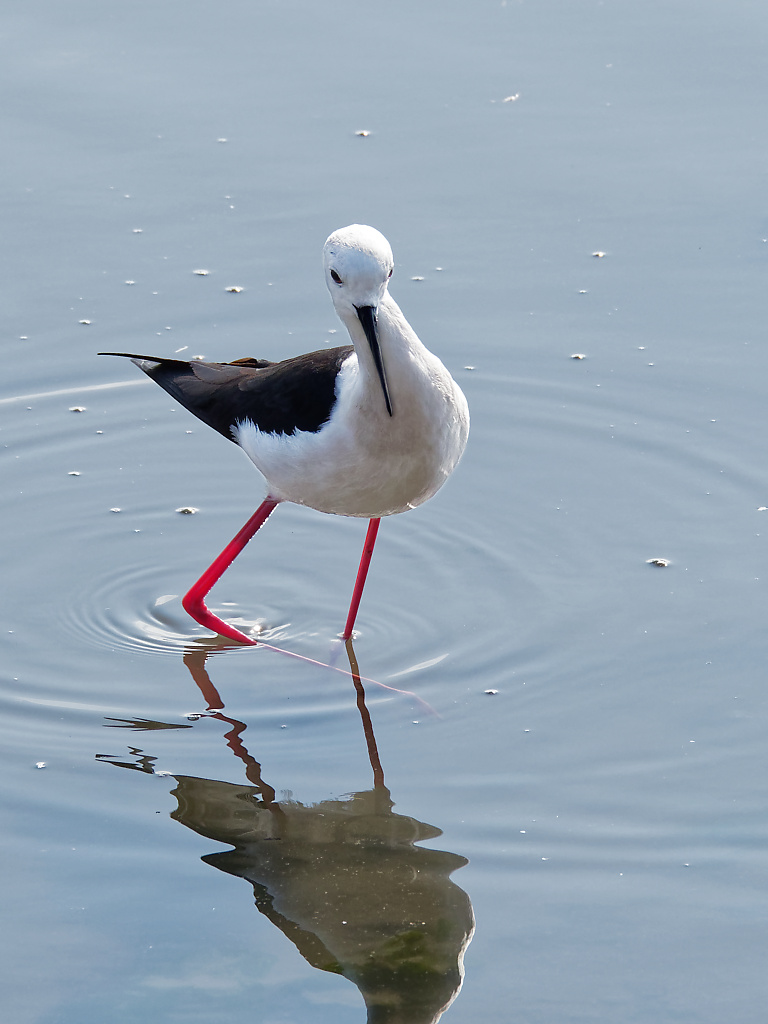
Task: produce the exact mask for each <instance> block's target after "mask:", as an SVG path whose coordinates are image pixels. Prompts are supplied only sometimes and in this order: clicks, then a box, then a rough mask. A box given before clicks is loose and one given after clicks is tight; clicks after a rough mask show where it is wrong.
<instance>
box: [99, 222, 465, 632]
mask: <svg viewBox="0 0 768 1024" xmlns="http://www.w3.org/2000/svg"><path fill="white" fill-rule="evenodd" d="M323 264H324V266H325V279H326V283H327V285H328V290H329V291H330V293H331V298H332V299H333V304H334V306H335V308H336V312H337V313H338V315H339V317H340V319H341V321H342V323H343V324H344V326H345V327H346V328H347V330H348V331H349V335H350V339H351V341H352V344H351V345H343V346H341V347H340V348H332V349H322V350H320V351H319V352H309V353H307V354H306V355H301V356H294V357H293V358H292V359H284V360H283V361H282V362H279V363H272V362H269V360H267V359H237V360H235V361H234V362H231V363H207V362H201V361H195V360H192V361H190V362H187V361H185V360H181V359H165V358H163V357H156V356H140V355H135V354H134V353H130V352H101V353H99V354H100V355H118V356H126V357H127V358H129V359H132V360H133V362H134V363H135V364H136V365H137V366H138V367H139V368H140V369H142V370H143V371H144V372H145V373H146V374H147V375H148V376H150V377H151V378H152V380H154V381H156V382H157V383H158V384H159V385H160V386H161V387H162V388H164V389H165V390H166V391H167V392H168V393H169V394H170V395H172V396H173V397H174V398H175V399H176V400H177V401H179V402H180V403H181V404H182V405H183V406H184V407H185V408H187V409H189V411H190V412H192V413H194V414H195V416H197V417H198V418H199V419H201V420H202V421H203V422H204V423H207V424H208V425H209V426H211V427H213V428H214V429H215V430H218V431H219V433H221V434H223V435H224V437H226V438H228V439H229V440H230V441H234V442H235V443H236V444H238V445H240V447H241V448H242V449H243V451H244V452H245V453H246V455H247V456H248V458H249V459H251V461H252V462H253V463H254V464H255V466H256V468H257V469H258V470H259V471H260V472H261V473H262V475H263V476H264V478H265V480H266V483H267V489H268V491H267V497H266V498H265V499H264V501H263V502H262V503H261V505H260V506H259V508H258V509H257V510H256V512H254V514H253V515H252V516H251V518H250V519H249V520H248V522H247V523H246V524H245V526H244V527H243V528H242V530H240V532H239V533H238V534H237V536H236V537H235V538H234V539H233V540H232V541H231V542H230V543H229V544H228V545H227V547H226V548H225V549H224V550H223V551H222V553H221V554H220V555H219V557H218V558H216V559H215V560H214V562H213V563H212V564H211V565H210V566H209V568H208V569H206V571H205V572H204V573H203V575H202V576H201V577H200V579H199V580H198V581H197V583H195V584H194V586H193V587H192V588H191V589H190V590H189V592H188V593H187V594H186V596H185V597H184V599H183V601H182V604H183V606H184V608H185V609H186V611H187V612H188V613H189V614H190V615H191V616H192V617H193V618H194V619H196V620H197V621H198V622H199V623H200V624H201V625H203V626H206V627H207V628H209V629H213V630H215V631H216V632H217V633H220V634H221V635H222V636H225V637H228V638H229V639H230V640H237V641H240V642H241V643H248V644H254V643H256V642H257V641H255V640H254V639H253V638H251V637H249V636H246V635H245V633H241V632H240V630H238V629H235V628H234V627H233V626H230V625H228V624H227V623H226V622H224V621H223V620H222V619H220V618H219V617H218V616H216V615H214V614H213V613H212V612H210V611H209V610H208V608H206V606H205V602H204V599H205V597H206V595H207V594H208V592H209V591H210V589H211V588H212V587H213V585H214V583H216V581H217V580H218V579H220V577H221V576H222V575H223V573H224V572H225V571H226V569H227V568H228V567H229V566H230V565H231V564H232V562H233V561H234V559H235V558H236V557H237V555H238V554H239V553H240V551H242V549H243V548H244V547H245V545H246V544H247V543H248V541H249V540H250V539H251V537H253V535H254V534H255V533H256V531H257V530H258V529H259V527H260V526H261V525H262V524H263V523H264V522H265V520H266V519H267V518H268V516H269V515H270V513H271V512H272V511H273V509H274V508H275V506H276V505H278V504H279V503H280V502H281V501H292V502H295V503H296V504H299V505H308V506H309V507H310V508H314V509H317V510H318V511H320V512H333V513H335V514H336V515H342V516H358V517H361V518H365V519H369V520H370V522H369V524H368V532H367V534H366V539H365V544H364V547H363V554H362V558H361V559H360V568H359V570H358V573H357V579H356V581H355V587H354V591H353V594H352V602H351V604H350V607H349V613H348V615H347V621H346V625H345V627H344V632H343V633H342V637H343V638H344V639H348V638H349V637H350V636H351V635H352V630H353V628H354V624H355V618H356V616H357V610H358V607H359V605H360V598H361V596H362V593H363V587H364V585H365V579H366V576H367V573H368V566H369V564H370V561H371V555H372V554H373V547H374V544H375V542H376V534H377V532H378V528H379V521H380V519H381V517H382V516H388V515H393V514H394V513H396V512H406V511H407V510H408V509H411V508H415V507H416V506H417V505H421V504H422V502H425V501H426V500H427V499H428V498H431V497H432V495H433V494H435V493H436V492H437V491H438V490H439V489H440V487H442V485H443V484H444V483H445V481H446V479H447V478H448V477H449V476H450V474H451V472H452V471H453V470H454V468H455V467H456V464H457V462H458V461H459V459H460V458H461V454H462V452H463V451H464V447H465V445H466V443H467V434H468V432H469V410H468V409H467V402H466V399H465V398H464V395H463V394H462V392H461V389H460V388H459V386H458V385H457V384H456V382H455V381H454V380H453V378H452V377H451V375H450V374H449V373H448V371H447V370H446V368H445V367H444V366H443V364H442V363H441V362H440V360H439V359H438V358H437V357H436V356H434V355H433V354H432V353H431V352H429V351H428V350H427V349H426V348H425V347H424V345H422V343H421V342H420V341H419V339H418V338H417V337H416V334H415V333H414V331H413V330H412V328H411V326H410V324H409V323H408V321H407V320H406V319H405V317H404V316H403V314H402V313H401V311H400V309H399V307H398V306H397V304H396V303H395V301H394V300H393V299H392V297H391V296H390V294H389V291H388V290H387V286H388V283H389V279H390V277H391V276H392V270H393V267H394V260H393V257H392V250H391V249H390V246H389V243H388V242H387V240H386V238H384V236H383V235H382V234H380V232H378V231H376V230H375V228H371V227H366V226H364V225H360V224H352V225H351V226H349V227H346V228H341V229H340V230H339V231H334V233H333V234H332V235H331V236H330V237H329V238H328V240H327V242H326V243H325V248H324V249H323Z"/></svg>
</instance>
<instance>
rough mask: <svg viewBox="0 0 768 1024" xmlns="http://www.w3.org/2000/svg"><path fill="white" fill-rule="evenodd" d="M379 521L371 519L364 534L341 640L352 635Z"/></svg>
mask: <svg viewBox="0 0 768 1024" xmlns="http://www.w3.org/2000/svg"><path fill="white" fill-rule="evenodd" d="M380 522H381V520H380V519H372V520H371V521H370V523H368V532H367V533H366V535H365V544H363V554H362V556H361V558H360V568H359V569H358V570H357V579H356V580H355V589H354V591H353V592H352V603H351V604H350V606H349V615H347V624H346V626H345V627H344V632H343V633H342V634H341V638H342V640H349V638H350V637H351V636H352V630H353V629H354V628H355V619H356V618H357V609H358V608H359V607H360V598H361V597H362V596H363V587H364V586H365V578H366V576H367V575H368V566H369V565H370V564H371V555H372V554H373V545H374V544H375V543H376V534H377V533H378V532H379V523H380Z"/></svg>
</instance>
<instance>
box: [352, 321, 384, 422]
mask: <svg viewBox="0 0 768 1024" xmlns="http://www.w3.org/2000/svg"><path fill="white" fill-rule="evenodd" d="M355 309H356V310H357V317H358V319H359V321H360V323H361V324H362V327H363V331H364V332H365V337H366V339H367V340H368V344H369V345H370V347H371V355H372V356H373V362H374V365H375V366H376V372H377V373H378V375H379V380H380V381H381V390H382V391H383V392H384V401H385V402H386V403H387V412H388V413H389V415H390V416H391V415H392V402H391V401H390V398H389V388H388V387H387V375H386V373H385V372H384V363H383V362H382V359H381V348H380V347H379V336H378V334H377V333H376V310H375V309H374V307H373V306H355Z"/></svg>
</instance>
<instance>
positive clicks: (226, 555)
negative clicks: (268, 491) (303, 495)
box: [181, 497, 278, 644]
mask: <svg viewBox="0 0 768 1024" xmlns="http://www.w3.org/2000/svg"><path fill="white" fill-rule="evenodd" d="M277 504H278V501H277V499H276V498H271V497H266V498H265V499H264V501H262V503H261V504H260V505H259V507H258V508H257V509H256V511H255V512H254V513H253V515H252V516H251V518H250V519H249V520H248V522H247V523H246V524H245V526H244V527H243V528H242V530H240V532H239V533H238V534H237V536H236V537H233V538H232V540H231V541H230V542H229V544H227V546H226V547H225V548H224V550H223V551H222V552H221V554H220V555H219V557H218V558H216V559H214V561H213V562H211V564H210V565H209V566H208V568H207V569H206V570H205V572H204V573H203V575H202V576H201V577H200V579H199V580H198V581H197V583H195V584H194V585H193V586H191V587H190V588H189V591H188V592H187V593H186V594H185V595H184V597H183V598H182V601H181V603H182V606H183V608H184V611H185V612H187V613H188V614H189V615H191V616H192V618H193V619H195V620H196V621H197V622H199V623H200V625H201V626H205V627H206V629H212V630H214V631H215V632H216V633H219V634H220V635H221V636H225V637H227V639H229V640H237V641H238V642H239V643H241V644H255V643H256V640H254V639H253V638H252V637H249V636H246V635H245V633H241V632H240V630H239V629H235V627H234V626H228V625H227V623H226V622H224V621H223V620H222V619H220V618H219V617H218V616H217V615H214V614H213V612H210V611H208V609H207V608H206V607H205V597H206V596H207V594H208V591H209V590H210V589H211V587H212V586H213V585H214V583H216V582H217V580H219V579H221V577H222V576H223V575H224V573H225V572H226V570H227V569H228V568H229V567H230V565H231V564H232V563H233V562H234V560H235V559H236V558H237V556H238V555H239V554H240V552H241V551H242V550H243V548H244V547H245V545H246V544H247V543H248V541H249V540H250V539H251V537H253V535H254V534H255V533H256V531H257V530H258V529H259V527H260V526H263V525H264V523H265V522H266V521H267V519H268V518H269V516H270V515H271V514H272V512H273V511H274V509H275V506H276V505H277Z"/></svg>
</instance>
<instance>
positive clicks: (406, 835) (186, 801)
mask: <svg viewBox="0 0 768 1024" xmlns="http://www.w3.org/2000/svg"><path fill="white" fill-rule="evenodd" d="M346 652H347V655H348V658H349V664H350V671H351V676H352V679H353V681H354V686H355V690H356V695H357V707H358V711H359V713H360V719H361V723H362V727H363V732H364V735H365V740H366V745H367V749H368V756H369V761H370V766H371V770H372V774H373V785H372V787H371V789H368V790H364V791H362V792H356V793H351V794H348V795H346V796H342V797H339V798H337V799H330V800H323V801H320V802H319V803H316V804H302V803H301V802H299V801H297V800H294V799H290V800H278V799H277V798H276V791H275V788H274V787H273V786H272V785H271V784H270V783H269V782H267V781H266V779H265V778H264V776H263V774H262V766H261V764H260V763H259V762H258V761H257V760H256V758H255V757H254V756H253V755H252V754H251V753H250V752H249V751H248V749H247V748H246V746H245V743H244V739H243V735H244V733H245V731H246V728H247V726H246V724H245V723H244V722H240V721H238V720H237V719H234V718H230V717H228V716H227V715H226V714H225V713H224V702H223V701H222V699H221V696H220V694H219V692H218V690H217V689H216V687H215V685H214V683H213V681H212V679H211V677H210V674H209V671H208V667H207V664H206V662H207V660H208V657H209V654H210V648H207V649H206V648H205V647H196V648H195V649H190V650H188V651H187V652H186V654H185V656H184V663H185V665H186V666H187V668H188V669H189V671H190V673H191V675H192V678H193V679H194V681H195V683H196V684H197V686H198V687H199V689H200V692H201V693H202V695H203V698H204V700H205V701H206V703H207V706H208V709H207V711H206V712H205V716H206V717H207V718H213V719H216V720H218V721H220V722H222V723H223V724H224V725H225V726H226V727H227V732H226V733H225V734H224V739H225V741H226V743H227V746H228V747H229V748H230V750H231V751H232V753H233V754H234V755H235V757H236V758H238V760H239V761H240V762H241V763H242V765H243V769H244V774H245V779H246V780H247V783H248V784H247V785H246V784H236V783H229V782H220V781H216V780H213V779H203V778H196V777H193V776H188V775H176V776H173V778H174V779H175V781H176V787H175V789H173V790H172V794H173V796H175V797H176V800H177V807H176V809H175V810H174V811H173V812H172V814H171V817H172V818H174V819H175V820H176V821H178V822H180V823H181V824H183V825H185V826H186V827H187V828H189V829H192V831H194V832H197V833H198V834H199V835H202V836H205V837H206V838H208V839H211V840H214V841H215V842H219V843H224V844H227V845H229V846H231V847H232V849H231V850H228V851H223V852H219V853H212V854H208V855H207V856H205V857H203V858H202V859H203V861H205V863H206V864H210V865H211V867H215V868H218V869H219V870H220V871H225V872H227V873H228V874H231V875H236V876H238V877H240V878H243V879H245V880H246V881H248V882H249V883H250V884H251V885H252V886H253V892H254V897H255V905H256V908H257V909H258V910H259V912H260V913H261V914H263V915H264V916H265V917H266V918H267V919H268V920H269V921H271V922H272V924H273V925H275V927H277V928H279V929H280V931H281V932H283V934H284V935H285V936H286V937H287V938H288V939H290V941H291V942H292V943H293V944H294V946H295V947H296V949H297V950H298V951H299V953H301V955H302V956H303V957H304V959H305V960H306V961H307V963H309V964H310V965H311V966H312V967H316V968H318V969H319V970H324V971H329V972H331V973H334V974H340V975H342V976H343V977H345V978H347V979H348V980H350V981H352V982H353V983H354V984H355V985H356V986H357V987H358V989H359V990H360V993H361V994H362V996H363V999H364V1000H365V1004H366V1007H367V1020H368V1022H369V1024H434V1022H436V1021H437V1020H438V1019H439V1018H440V1016H441V1015H442V1013H443V1012H444V1010H445V1009H447V1007H448V1006H449V1005H450V1004H451V1003H452V1002H453V1000H454V999H455V998H456V996H457V995H458V993H459V990H460V988H461V984H462V980H463V975H464V965H463V960H464V951H465V949H466V947H467V945H468V944H469V942H470V940H471V938H472V933H473V931H474V915H473V913H472V905H471V903H470V900H469V897H468V896H467V894H466V893H465V892H464V891H463V890H461V889H460V888H459V887H458V886H457V885H455V884H454V883H453V882H452V881H451V879H450V875H451V874H452V873H453V872H454V871H455V870H457V869H458V868H460V867H463V866H464V865H465V864H466V863H467V861H466V859H465V858H464V857H460V856H458V855H457V854H453V853H447V852H444V851H439V850H432V849H425V848H423V847H420V846H417V845H416V844H417V843H418V842H420V841H423V840H427V839H434V838H436V837H437V836H439V835H441V832H440V829H438V828H435V827H434V826H432V825H428V824H426V823H424V822H421V821H418V820H417V819H415V818H411V817H409V816H407V815H403V814H396V813H395V812H394V810H393V807H394V803H393V801H392V798H391V795H390V792H389V790H388V789H387V787H386V784H385V782H384V770H383V768H382V765H381V761H380V759H379V754H378V749H377V745H376V738H375V736H374V732H373V724H372V721H371V716H370V714H369V711H368V708H367V706H366V703H365V689H364V686H363V682H362V679H361V676H360V672H359V668H358V665H357V660H356V657H355V653H354V650H353V648H352V643H351V641H348V642H347V644H346ZM107 723H108V725H109V726H111V727H112V728H115V727H122V728H127V729H131V730H133V731H148V730H149V731H152V730H158V729H164V728H173V726H169V725H167V724H166V723H161V722H151V721H149V720H146V719H128V720H117V719H107ZM176 728H193V726H191V725H186V726H176ZM129 750H130V755H129V756H130V759H129V760H124V759H121V758H119V757H116V756H113V755H106V754H98V755H96V756H97V760H99V761H104V762H108V763H110V764H113V765H115V766H117V767H121V768H128V769H131V770H134V771H141V772H145V773H147V774H154V763H155V760H156V759H155V758H154V757H153V756H152V755H151V754H149V753H147V752H146V751H144V750H141V749H139V748H138V747H135V746H132V747H130V748H129Z"/></svg>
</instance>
